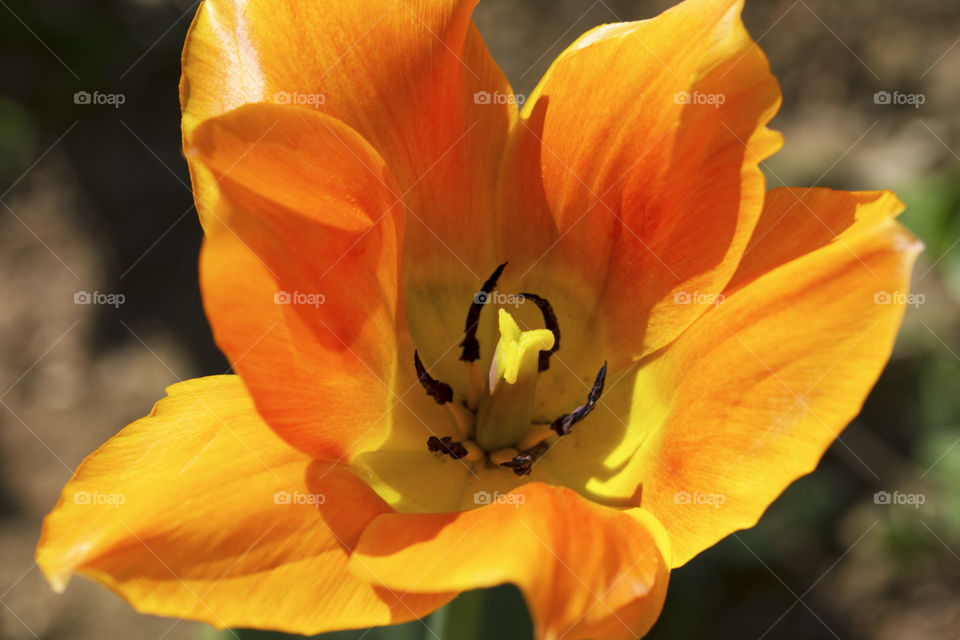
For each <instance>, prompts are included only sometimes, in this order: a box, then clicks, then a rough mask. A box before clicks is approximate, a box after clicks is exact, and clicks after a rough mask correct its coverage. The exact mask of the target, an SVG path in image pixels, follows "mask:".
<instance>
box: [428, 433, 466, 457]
mask: <svg viewBox="0 0 960 640" xmlns="http://www.w3.org/2000/svg"><path fill="white" fill-rule="evenodd" d="M427 449H430V451H432V452H433V453H443V454H446V455H448V456H450V457H451V458H453V459H454V460H459V459H460V458H464V457H466V455H467V453H468V451H467V448H466V447H465V446H463V443H462V442H454V441H453V438H451V437H450V436H443V437H442V438H438V437H437V436H430V437H429V438H427Z"/></svg>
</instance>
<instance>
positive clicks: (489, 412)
mask: <svg viewBox="0 0 960 640" xmlns="http://www.w3.org/2000/svg"><path fill="white" fill-rule="evenodd" d="M499 320H500V341H499V342H498V343H497V349H496V351H495V352H494V355H493V362H492V363H491V365H490V375H489V378H488V381H487V393H486V394H483V395H482V396H481V399H480V407H479V411H478V413H477V433H476V440H477V444H479V445H480V446H481V447H482V448H483V449H484V450H486V451H496V450H497V449H503V448H505V447H509V446H512V445H514V444H515V443H516V442H517V441H518V440H520V439H521V438H523V436H524V435H525V434H526V433H527V430H528V429H529V428H530V422H531V419H532V418H533V408H534V400H535V397H536V393H537V378H538V373H539V372H538V369H537V366H538V362H539V357H540V352H541V351H548V350H550V349H551V348H553V343H554V336H553V332H551V331H550V330H549V329H534V330H532V331H522V330H521V329H520V326H519V325H518V324H517V322H516V321H515V320H514V319H513V317H512V316H511V315H510V314H509V313H507V311H506V310H504V309H500V316H499Z"/></svg>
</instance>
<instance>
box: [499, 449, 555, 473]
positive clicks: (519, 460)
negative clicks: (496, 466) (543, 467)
mask: <svg viewBox="0 0 960 640" xmlns="http://www.w3.org/2000/svg"><path fill="white" fill-rule="evenodd" d="M549 450H550V445H548V444H547V443H546V441H545V440H542V441H540V442H539V443H538V444H537V445H536V446H534V447H532V448H530V449H528V450H526V451H522V452H521V453H520V455H516V456H513V459H512V460H510V461H509V462H501V463H500V466H501V467H507V468H509V469H513V472H514V473H515V474H517V475H518V476H528V475H530V472H531V471H533V464H534V463H535V462H536V461H537V460H539V459H540V458H542V457H543V454H545V453H546V452H547V451H549Z"/></svg>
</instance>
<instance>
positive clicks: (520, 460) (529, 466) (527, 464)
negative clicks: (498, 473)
mask: <svg viewBox="0 0 960 640" xmlns="http://www.w3.org/2000/svg"><path fill="white" fill-rule="evenodd" d="M500 466H501V467H509V468H510V469H513V472H514V473H515V474H517V475H518V476H528V475H530V472H531V471H532V470H533V456H531V455H529V454H522V455H519V456H514V457H513V460H510V461H509V462H501V463H500Z"/></svg>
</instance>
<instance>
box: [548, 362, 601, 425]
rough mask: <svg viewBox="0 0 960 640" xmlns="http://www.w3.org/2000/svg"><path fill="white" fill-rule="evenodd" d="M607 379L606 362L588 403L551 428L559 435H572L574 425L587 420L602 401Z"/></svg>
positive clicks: (556, 421)
mask: <svg viewBox="0 0 960 640" xmlns="http://www.w3.org/2000/svg"><path fill="white" fill-rule="evenodd" d="M606 379H607V363H606V362H604V363H603V366H602V367H600V372H599V373H597V379H596V380H595V381H594V383H593V388H592V389H590V395H588V396H587V403H586V404H585V405H583V406H581V407H577V408H576V409H574V410H573V411H571V412H570V413H568V414H566V415H562V416H560V417H559V418H557V419H556V420H554V421H553V424H551V425H550V428H551V429H553V430H554V431H556V432H557V435H561V436H565V435H567V434H568V433H570V429H572V428H573V425H575V424H577V423H578V422H580V421H581V420H583V419H584V418H586V417H587V414H588V413H590V412H591V411H592V410H593V407H594V406H595V405H596V404H597V401H598V400H599V399H600V394H601V393H603V383H604V382H605V381H606Z"/></svg>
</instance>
